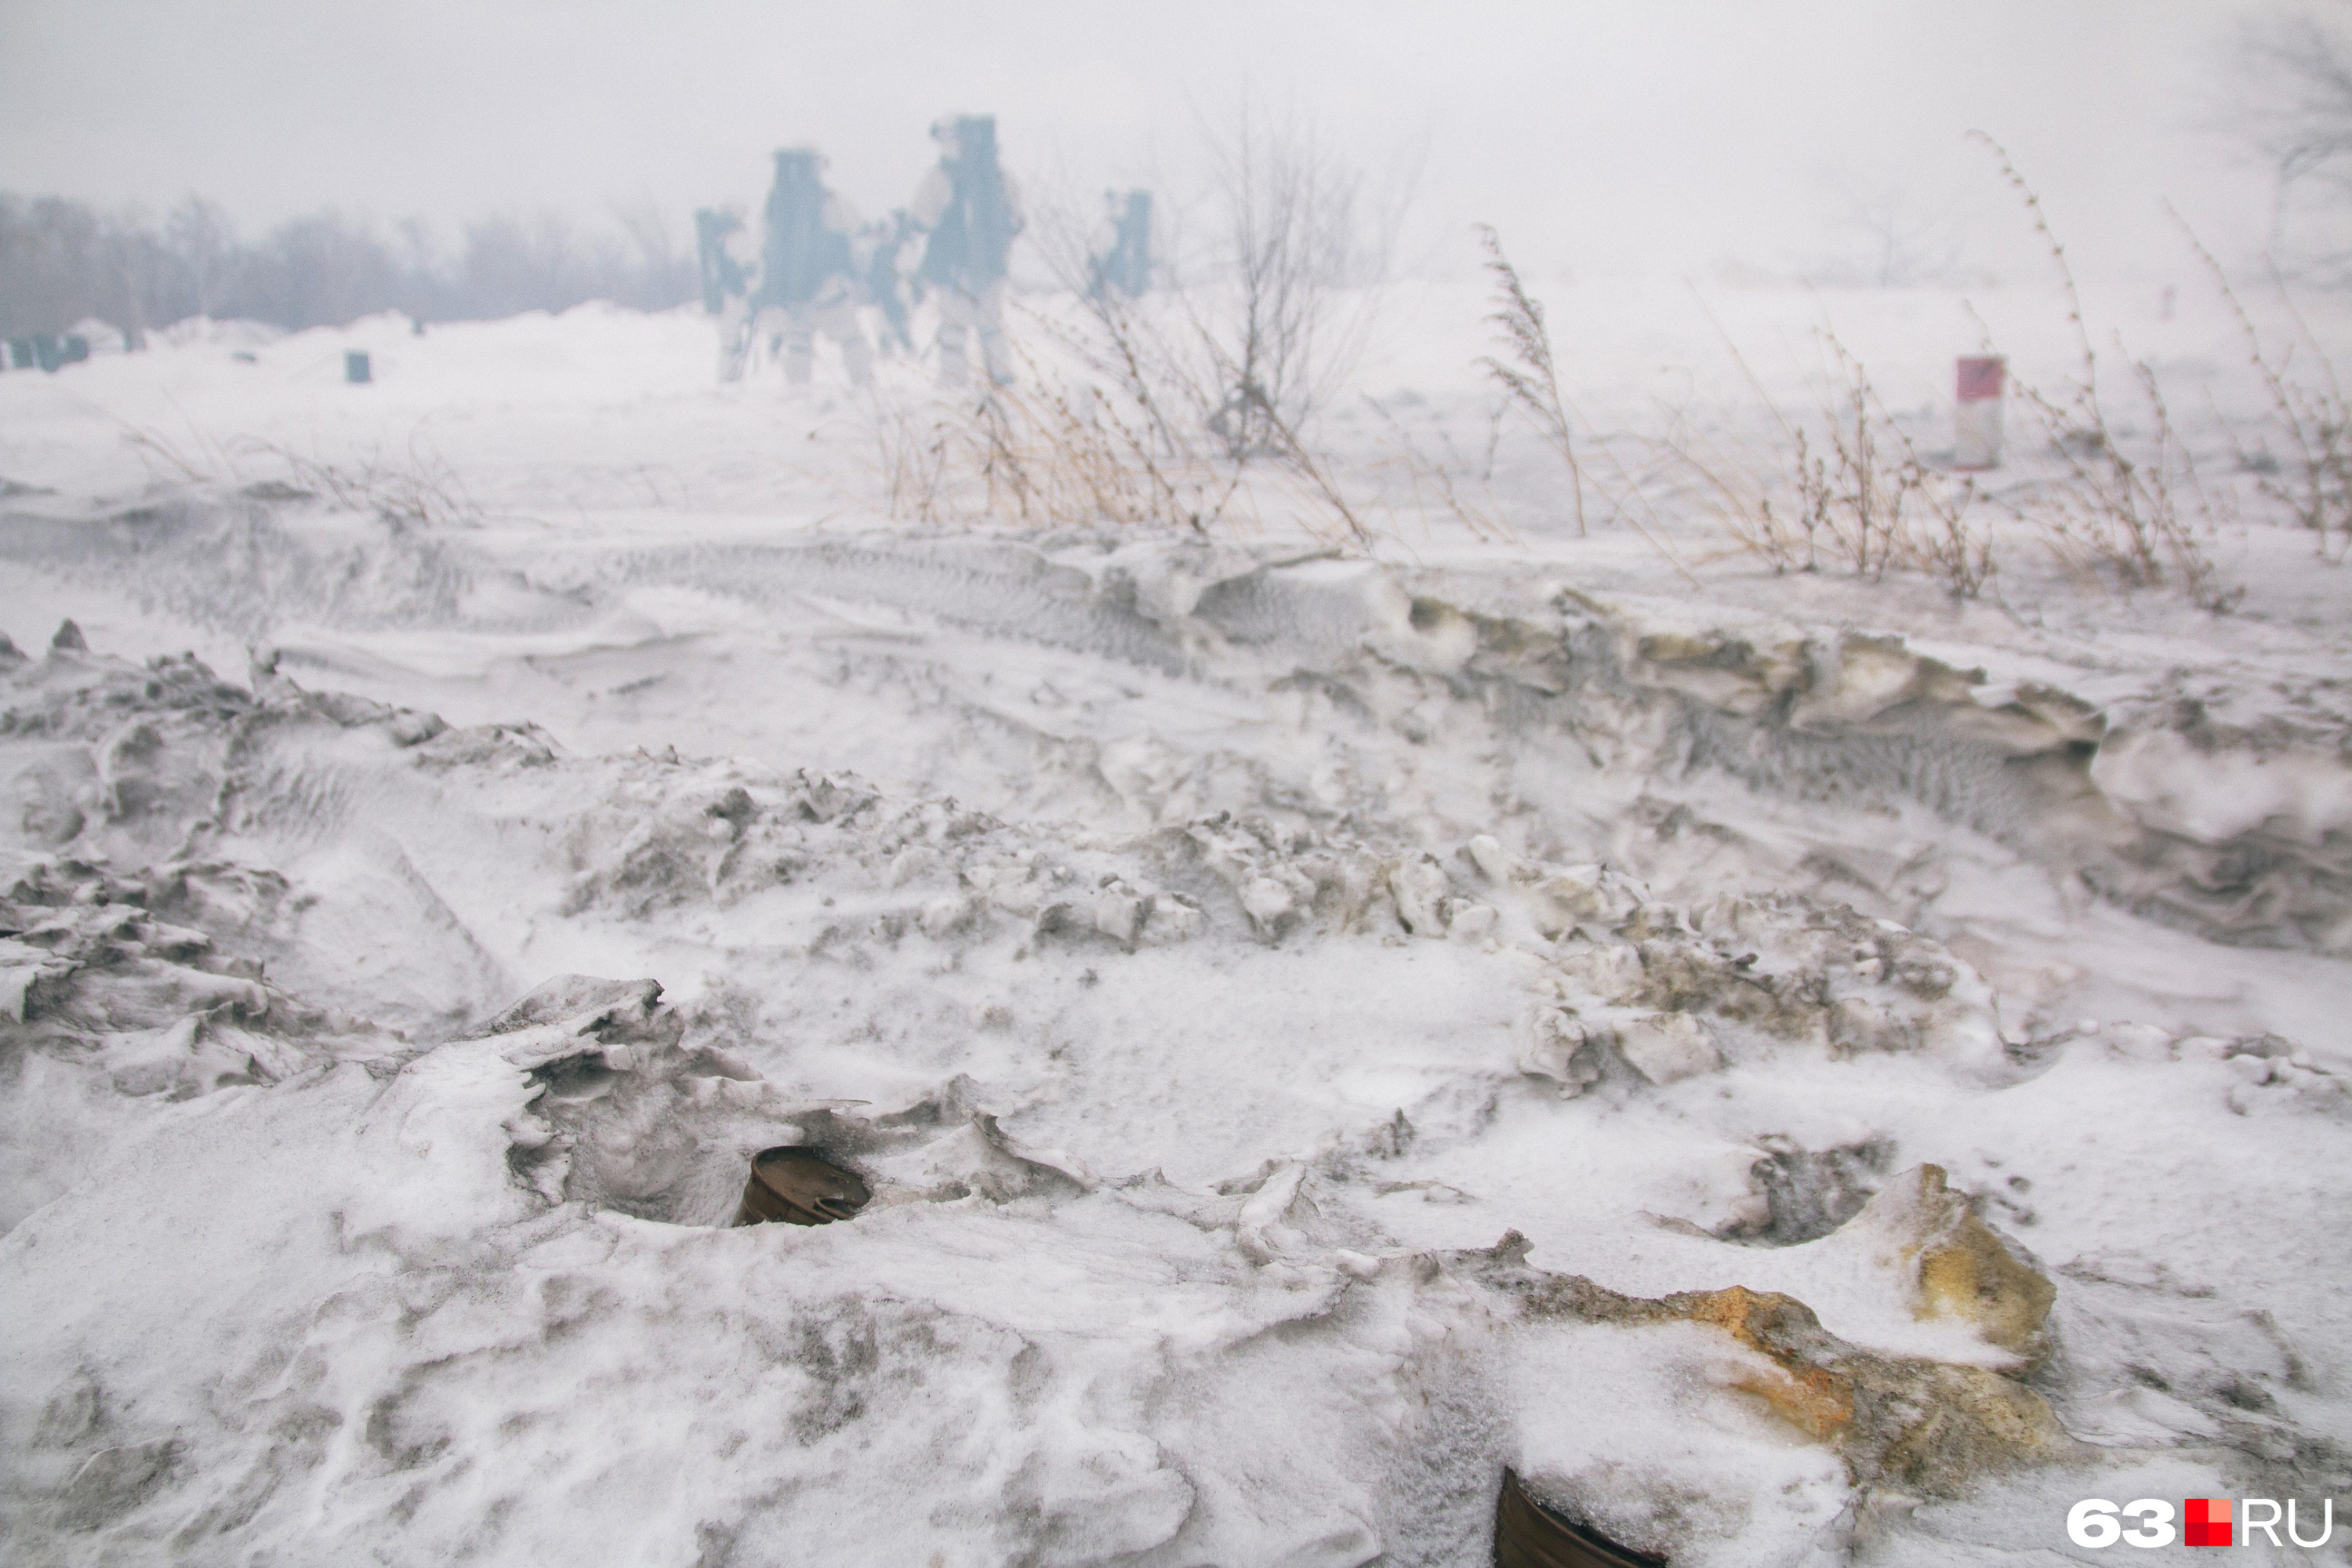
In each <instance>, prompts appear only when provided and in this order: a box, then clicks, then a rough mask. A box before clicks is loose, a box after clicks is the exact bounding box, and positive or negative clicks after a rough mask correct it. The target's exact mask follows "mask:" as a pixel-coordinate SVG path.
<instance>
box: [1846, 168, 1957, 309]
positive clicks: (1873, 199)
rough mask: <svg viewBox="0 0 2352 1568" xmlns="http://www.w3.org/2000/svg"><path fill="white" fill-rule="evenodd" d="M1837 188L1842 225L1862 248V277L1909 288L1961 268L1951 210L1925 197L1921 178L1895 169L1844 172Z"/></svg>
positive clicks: (1950, 275)
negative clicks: (1881, 174) (1870, 174)
mask: <svg viewBox="0 0 2352 1568" xmlns="http://www.w3.org/2000/svg"><path fill="white" fill-rule="evenodd" d="M1832 192H1833V205H1834V210H1835V211H1836V212H1837V214H1838V220H1837V221H1838V226H1839V227H1840V228H1842V229H1843V231H1844V232H1845V233H1846V234H1847V235H1849V236H1850V237H1852V239H1853V245H1854V248H1855V250H1856V251H1857V252H1859V253H1860V258H1861V266H1860V268H1859V269H1858V275H1859V279H1860V280H1862V281H1864V282H1867V283H1869V284H1872V285H1874V287H1877V288H1880V289H1909V288H1916V287H1917V286H1919V285H1921V284H1928V283H1943V282H1948V281H1950V280H1951V279H1952V278H1953V277H1954V275H1955V274H1956V273H1957V272H1958V269H1959V265H1960V245H1959V241H1958V238H1956V237H1954V235H1953V233H1952V224H1951V219H1950V217H1949V216H1948V212H1947V210H1946V209H1945V208H1943V207H1942V206H1941V205H1938V204H1936V203H1934V202H1932V201H1929V200H1927V199H1926V198H1924V197H1923V196H1922V195H1920V194H1919V192H1918V188H1917V185H1916V183H1915V182H1913V181H1911V180H1907V179H1905V178H1903V177H1901V176H1899V175H1893V174H1890V175H1888V176H1886V177H1885V178H1879V179H1858V178H1844V177H1842V178H1839V179H1837V180H1835V181H1834V182H1832ZM1835 280H1838V281H1843V279H1835Z"/></svg>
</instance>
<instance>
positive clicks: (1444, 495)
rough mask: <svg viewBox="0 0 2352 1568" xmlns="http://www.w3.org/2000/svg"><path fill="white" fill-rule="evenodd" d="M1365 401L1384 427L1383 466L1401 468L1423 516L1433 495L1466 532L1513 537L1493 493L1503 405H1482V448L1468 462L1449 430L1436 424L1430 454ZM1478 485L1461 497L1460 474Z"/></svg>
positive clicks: (1500, 540) (1496, 540)
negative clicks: (1436, 449) (1438, 452)
mask: <svg viewBox="0 0 2352 1568" xmlns="http://www.w3.org/2000/svg"><path fill="white" fill-rule="evenodd" d="M1364 402H1365V403H1366V404H1367V405H1369V406H1370V408H1371V411H1372V413H1373V414H1374V416H1377V417H1378V418H1379V419H1380V421H1381V424H1383V425H1385V426H1387V427H1388V431H1389V449H1390V451H1391V454H1392V457H1391V459H1390V461H1389V463H1388V464H1387V465H1386V466H1388V467H1391V468H1402V470H1403V472H1404V476H1405V485H1406V488H1407V489H1408V490H1409V491H1410V492H1411V495H1412V507H1413V510H1415V511H1418V512H1421V513H1423V515H1426V514H1427V512H1428V511H1429V510H1430V505H1429V503H1430V499H1431V497H1432V496H1434V498H1435V500H1436V503H1437V505H1438V507H1440V508H1442V509H1443V510H1444V512H1445V513H1446V515H1448V516H1450V517H1452V518H1453V519H1454V521H1456V522H1459V523H1461V524H1462V526H1463V527H1465V528H1466V529H1468V530H1469V531H1470V536H1471V537H1472V538H1473V539H1475V540H1477V541H1479V542H1481V543H1486V544H1507V543H1515V542H1517V537H1518V536H1517V533H1516V532H1515V531H1513V529H1512V528H1511V525H1510V523H1509V521H1507V519H1506V518H1505V516H1504V514H1503V508H1502V505H1501V502H1500V501H1499V500H1497V499H1496V495H1495V451H1496V447H1498V446H1499V445H1500V444H1501V441H1502V434H1503V423H1502V422H1503V416H1504V415H1505V413H1507V410H1508V405H1507V404H1503V403H1496V404H1493V405H1489V407H1488V409H1487V419H1486V452H1485V454H1484V456H1483V457H1482V458H1481V459H1480V461H1479V462H1477V463H1476V464H1475V465H1473V464H1471V463H1469V462H1467V461H1466V460H1465V458H1463V456H1462V454H1461V452H1460V451H1459V450H1458V449H1457V448H1456V447H1454V437H1453V435H1452V434H1451V433H1450V432H1448V431H1447V430H1445V429H1444V426H1440V427H1439V428H1438V432H1437V439H1438V442H1439V444H1440V445H1441V446H1443V447H1444V455H1443V456H1442V457H1436V458H1433V457H1431V456H1430V455H1429V454H1428V453H1427V452H1425V451H1423V448H1422V446H1421V443H1420V442H1418V441H1416V440H1414V439H1413V436H1412V431H1410V430H1408V429H1406V428H1405V426H1404V422H1403V421H1402V420H1401V419H1399V418H1398V417H1397V416H1396V415H1395V414H1394V413H1393V412H1391V410H1390V409H1389V408H1388V407H1387V406H1386V405H1383V404H1382V403H1381V401H1380V400H1379V399H1378V398H1375V397H1370V396H1367V397H1366V398H1365V399H1364ZM1457 475H1461V476H1464V477H1465V478H1466V479H1468V480H1469V482H1472V483H1475V485H1476V486H1477V487H1478V492H1479V493H1478V496H1477V498H1476V499H1475V500H1474V499H1472V498H1470V497H1468V496H1465V494H1464V493H1463V491H1464V479H1457V477H1456V476H1457Z"/></svg>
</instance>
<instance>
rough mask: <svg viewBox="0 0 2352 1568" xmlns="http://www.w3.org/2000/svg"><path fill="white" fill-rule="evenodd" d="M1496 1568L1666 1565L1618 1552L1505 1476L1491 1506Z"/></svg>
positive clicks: (1628, 1549) (1629, 1551)
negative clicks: (1500, 1490) (1497, 1496)
mask: <svg viewBox="0 0 2352 1568" xmlns="http://www.w3.org/2000/svg"><path fill="white" fill-rule="evenodd" d="M1495 1568H1666V1560H1665V1559H1664V1558H1663V1557H1653V1556H1651V1555H1650V1554H1649V1553H1648V1552H1636V1551H1634V1550H1633V1548H1632V1547H1629V1546H1620V1545H1618V1544H1617V1543H1616V1542H1613V1541H1611V1540H1610V1539H1608V1538H1607V1537H1606V1536H1603V1535H1600V1534H1598V1533H1596V1532H1594V1531H1591V1530H1590V1529H1588V1528H1586V1527H1585V1526H1583V1525H1581V1524H1579V1523H1577V1522H1576V1521H1574V1520H1572V1519H1570V1518H1569V1517H1568V1516H1567V1515H1565V1514H1561V1513H1558V1512H1555V1511H1554V1510H1550V1509H1548V1508H1546V1507H1544V1505H1543V1504H1541V1503H1539V1502H1538V1501H1536V1500H1535V1499H1533V1498H1531V1497H1529V1496H1528V1493H1527V1489H1526V1488H1524V1487H1522V1486H1520V1485H1519V1478H1518V1477H1517V1476H1516V1475H1514V1474H1512V1473H1511V1472H1510V1471H1508V1470H1505V1471H1504V1472H1503V1495H1502V1496H1501V1497H1500V1498H1498V1499H1496V1502H1495Z"/></svg>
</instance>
